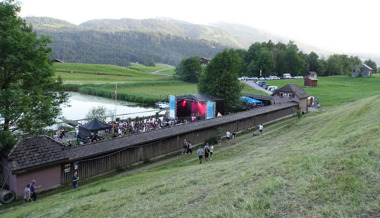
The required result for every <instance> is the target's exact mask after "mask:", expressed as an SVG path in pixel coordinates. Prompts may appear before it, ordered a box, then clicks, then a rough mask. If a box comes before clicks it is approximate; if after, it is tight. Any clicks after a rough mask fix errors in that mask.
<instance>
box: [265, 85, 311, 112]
mask: <svg viewBox="0 0 380 218" xmlns="http://www.w3.org/2000/svg"><path fill="white" fill-rule="evenodd" d="M272 96H273V101H274V103H275V104H281V103H285V102H291V101H294V102H297V103H298V104H299V108H300V110H301V112H302V113H306V112H307V111H308V107H307V106H308V104H307V98H308V97H309V94H307V92H306V91H305V90H303V89H302V88H300V87H299V86H297V85H296V84H287V85H285V86H283V87H282V88H279V89H277V90H275V91H274V92H273V94H272Z"/></svg>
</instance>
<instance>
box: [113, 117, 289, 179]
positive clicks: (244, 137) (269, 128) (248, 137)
mask: <svg viewBox="0 0 380 218" xmlns="http://www.w3.org/2000/svg"><path fill="white" fill-rule="evenodd" d="M294 119H295V118H288V119H286V120H283V121H280V122H276V123H274V124H273V125H268V126H265V125H266V124H265V123H264V127H265V128H264V131H263V135H267V134H271V133H273V132H275V131H278V130H280V129H282V128H284V127H286V125H283V126H280V127H276V128H275V127H274V126H277V125H278V124H282V123H285V122H289V121H290V120H294ZM260 138H261V136H253V133H252V132H250V133H247V134H244V135H240V136H238V137H237V139H236V142H233V140H232V139H231V140H230V141H229V142H227V143H225V142H222V144H221V146H218V145H214V150H215V151H214V154H217V153H220V152H223V151H225V150H228V149H231V148H234V147H237V146H239V145H241V144H243V143H245V142H247V141H249V140H259V139H260ZM202 145H203V143H202ZM197 147H199V146H198V145H197V146H194V147H193V149H194V151H193V152H194V153H195V154H193V155H190V156H192V157H193V158H191V159H189V160H186V161H185V162H184V163H189V162H193V161H196V162H198V155H197V154H196V150H195V148H197ZM179 152H180V151H178V153H179ZM188 156H189V155H181V154H179V155H177V156H174V157H170V158H167V159H164V160H160V161H157V162H155V163H152V164H149V165H146V166H143V167H138V168H136V169H132V170H128V171H124V172H121V173H119V174H117V175H116V176H115V177H121V176H125V175H129V174H133V173H138V172H142V171H144V170H148V169H151V168H154V167H157V166H161V165H164V164H167V163H170V162H172V161H175V160H178V159H180V158H185V157H188Z"/></svg>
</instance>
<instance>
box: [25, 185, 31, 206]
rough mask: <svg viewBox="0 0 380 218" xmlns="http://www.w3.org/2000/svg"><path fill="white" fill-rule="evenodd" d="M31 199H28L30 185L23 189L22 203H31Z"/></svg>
mask: <svg viewBox="0 0 380 218" xmlns="http://www.w3.org/2000/svg"><path fill="white" fill-rule="evenodd" d="M31 201H32V199H31V198H30V184H27V185H26V187H25V189H24V202H25V203H28V202H31Z"/></svg>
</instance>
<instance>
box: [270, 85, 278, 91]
mask: <svg viewBox="0 0 380 218" xmlns="http://www.w3.org/2000/svg"><path fill="white" fill-rule="evenodd" d="M276 89H278V87H277V86H269V87H268V90H269V91H271V92H274V91H276Z"/></svg>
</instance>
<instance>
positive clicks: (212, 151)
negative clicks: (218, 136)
mask: <svg viewBox="0 0 380 218" xmlns="http://www.w3.org/2000/svg"><path fill="white" fill-rule="evenodd" d="M213 153H214V145H211V147H210V160H212V154H213Z"/></svg>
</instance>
